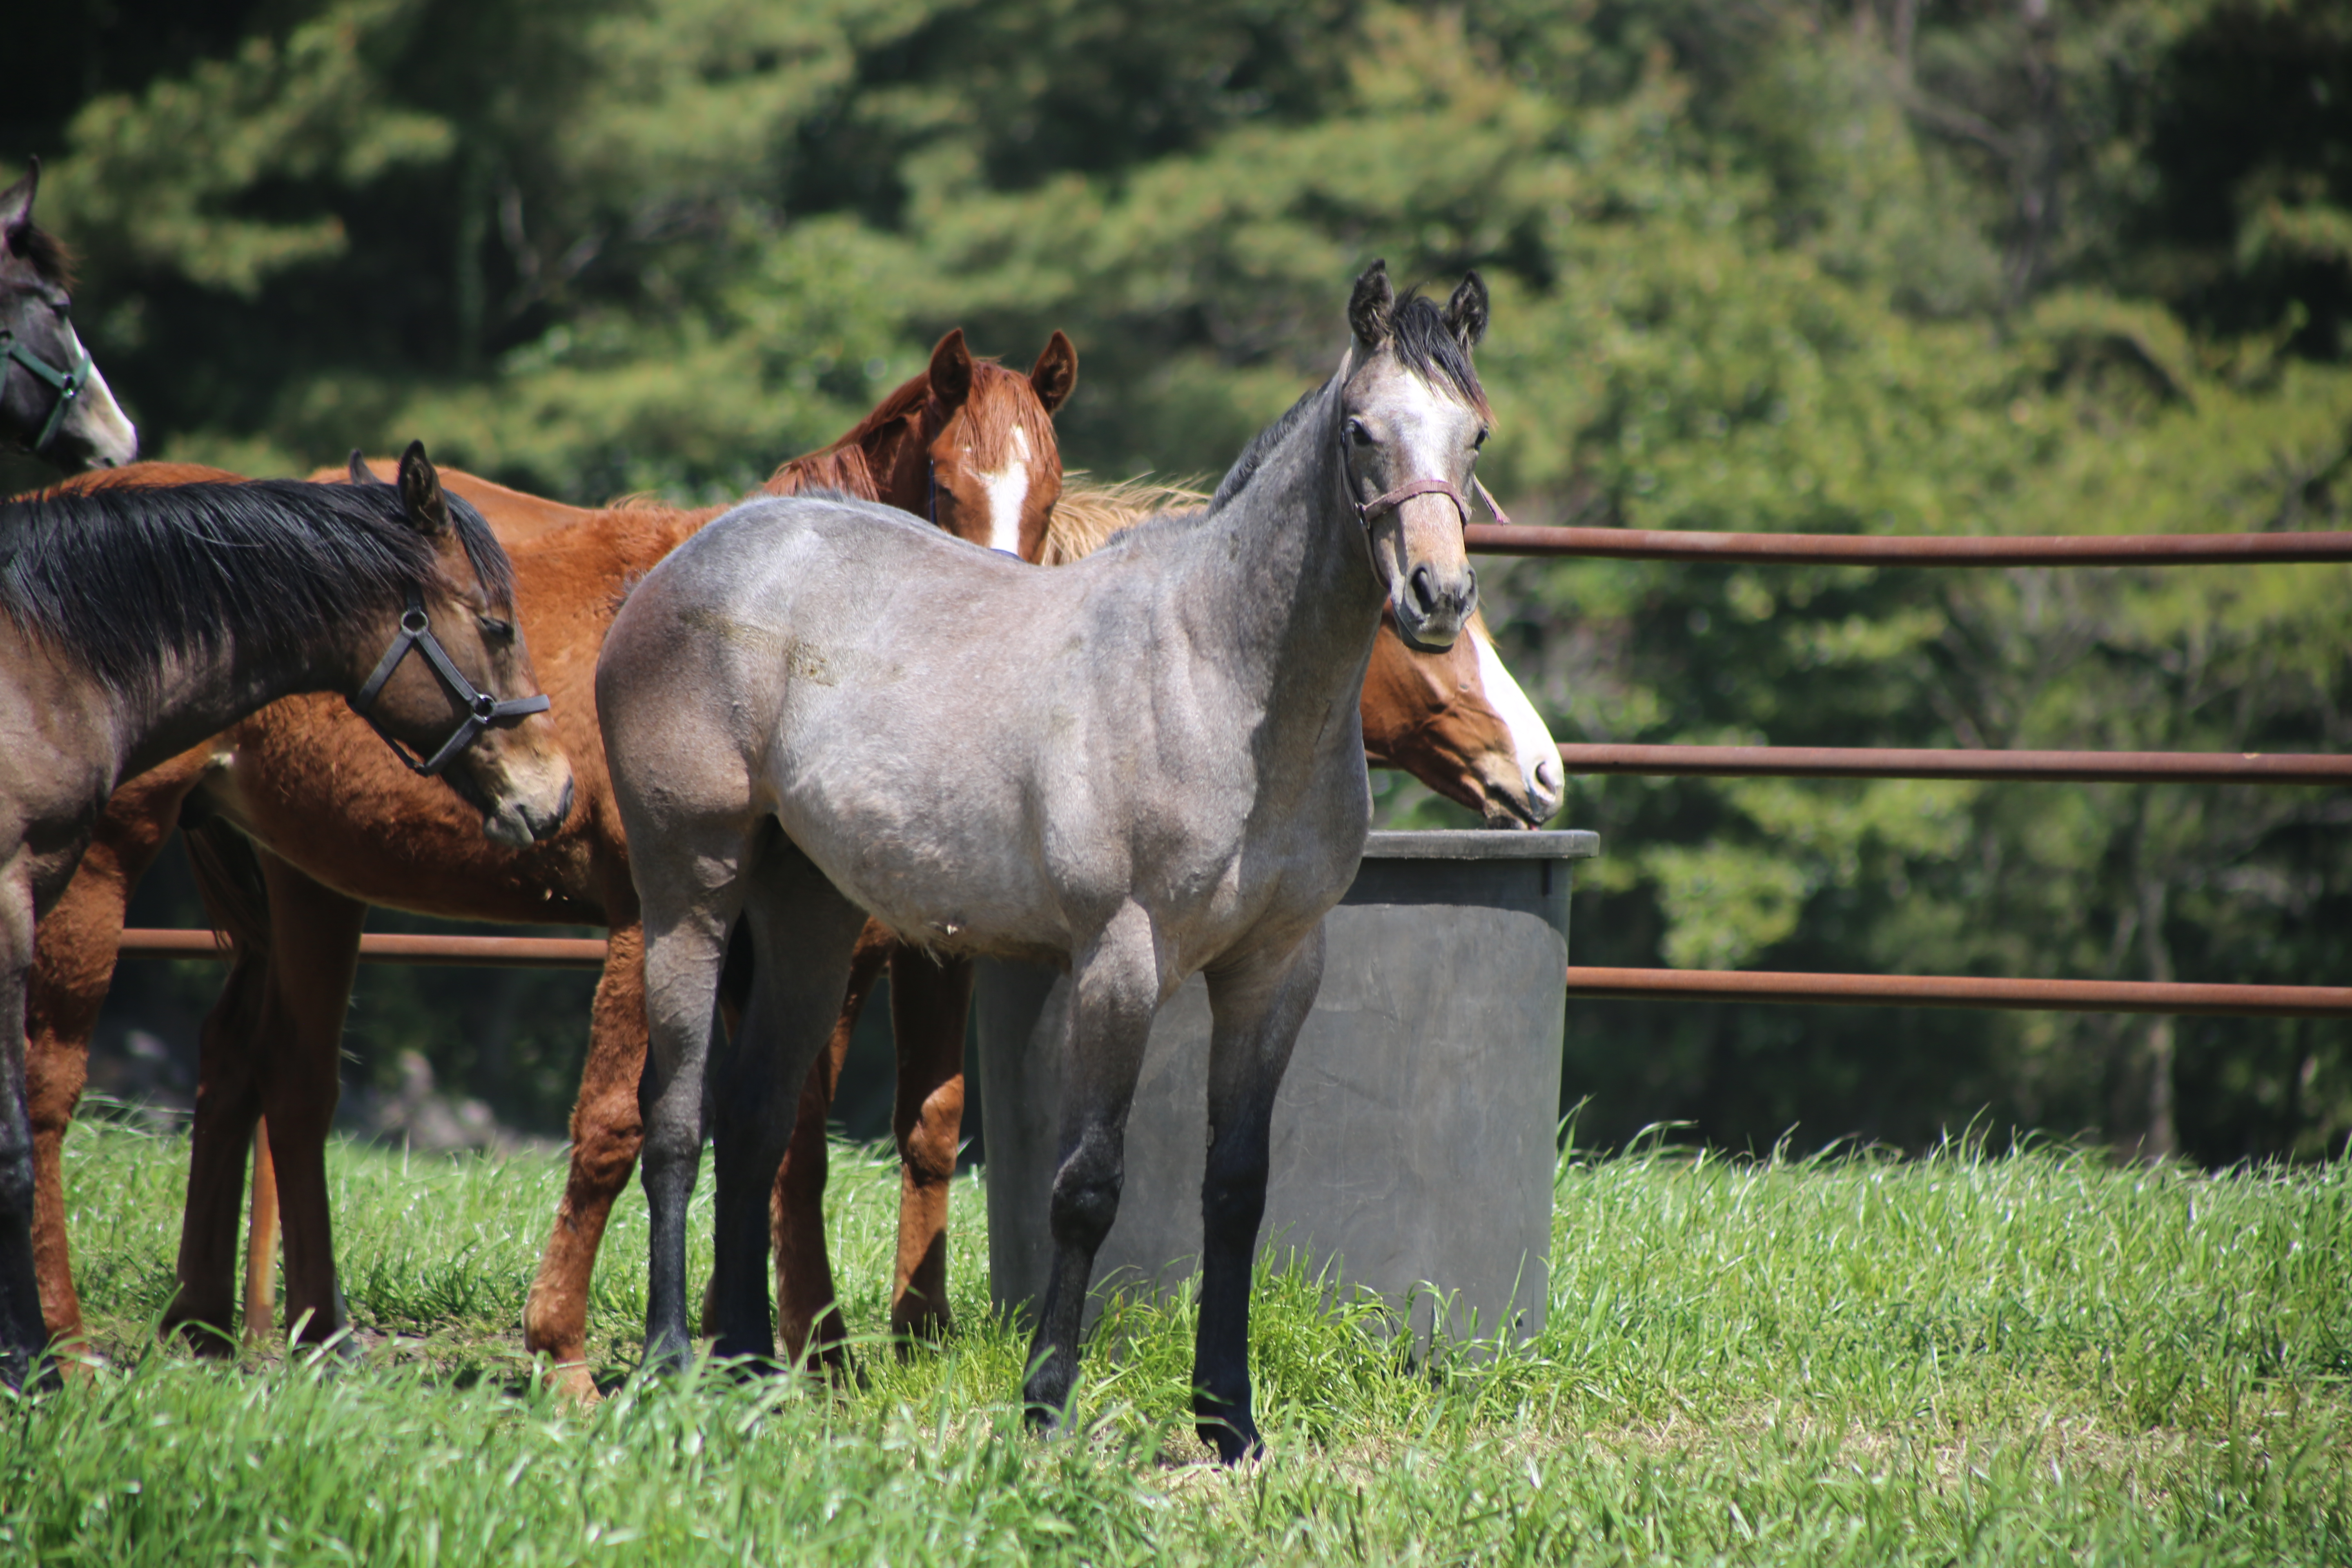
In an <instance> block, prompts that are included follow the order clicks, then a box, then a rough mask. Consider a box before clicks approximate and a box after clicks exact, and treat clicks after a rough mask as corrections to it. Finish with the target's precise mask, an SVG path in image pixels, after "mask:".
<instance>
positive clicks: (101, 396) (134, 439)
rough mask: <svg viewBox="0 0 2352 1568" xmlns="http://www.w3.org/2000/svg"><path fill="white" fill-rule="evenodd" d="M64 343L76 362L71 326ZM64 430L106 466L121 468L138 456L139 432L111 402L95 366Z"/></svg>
mask: <svg viewBox="0 0 2352 1568" xmlns="http://www.w3.org/2000/svg"><path fill="white" fill-rule="evenodd" d="M66 341H67V342H68V345H69V346H68V350H67V353H68V355H69V356H70V358H71V359H72V360H74V361H79V359H80V358H81V357H82V346H81V340H80V338H79V337H77V336H76V335H75V334H74V331H73V329H72V328H71V327H68V328H67V329H66ZM65 427H66V428H67V429H68V430H69V431H71V432H72V433H73V434H74V435H76V436H78V437H80V438H81V439H82V440H84V441H87V442H88V443H89V446H90V447H91V448H92V451H93V454H94V455H95V457H96V458H97V460H98V461H99V462H100V463H102V464H105V465H107V466H109V467H120V466H121V465H122V464H124V463H127V462H129V461H131V458H135V457H137V456H138V455H139V432H138V431H137V430H136V429H134V428H132V427H131V421H130V419H129V418H128V417H127V416H125V415H124V414H123V412H122V409H121V405H119V404H117V403H116V402H115V401H114V394H113V392H112V391H111V390H110V388H109V387H108V386H107V384H106V377H104V376H103V375H100V374H99V372H98V366H97V365H95V364H93V365H91V366H90V367H89V380H88V381H86V382H84V383H82V388H81V395H79V397H77V398H75V399H74V405H73V409H72V411H71V412H70V413H68V415H67V416H66V423H65Z"/></svg>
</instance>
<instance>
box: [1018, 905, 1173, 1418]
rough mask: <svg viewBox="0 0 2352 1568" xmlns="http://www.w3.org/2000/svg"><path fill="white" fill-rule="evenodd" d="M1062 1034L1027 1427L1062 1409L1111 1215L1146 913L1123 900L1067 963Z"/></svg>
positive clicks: (1151, 989) (1134, 1068) (1132, 1068)
mask: <svg viewBox="0 0 2352 1568" xmlns="http://www.w3.org/2000/svg"><path fill="white" fill-rule="evenodd" d="M1070 982H1071V990H1072V997H1071V1005H1070V1022H1069V1034H1068V1036H1067V1037H1066V1039H1065V1040H1064V1042H1063V1046H1062V1050H1063V1058H1062V1085H1063V1088H1062V1124H1061V1163H1060V1164H1059V1166H1058V1167H1057V1168H1056V1169H1055V1173H1054V1193H1053V1197H1052V1199H1051V1200H1050V1205H1051V1206H1050V1209H1049V1211H1048V1213H1049V1218H1050V1220H1051V1223H1052V1229H1053V1237H1054V1263H1053V1268H1052V1270H1051V1272H1050V1273H1048V1274H1047V1276H1046V1279H1045V1310H1044V1311H1043V1313H1042V1314H1041V1315H1040V1316H1039V1318H1038V1321H1037V1332H1036V1335H1035V1337H1034V1339H1033V1340H1032V1341H1031V1342H1030V1346H1029V1376H1028V1380H1027V1381H1026V1382H1025V1383H1024V1384H1023V1385H1022V1390H1021V1395H1022V1400H1023V1403H1024V1404H1025V1405H1027V1406H1028V1415H1029V1420H1030V1423H1031V1424H1032V1425H1033V1426H1048V1427H1050V1426H1054V1425H1055V1424H1057V1423H1058V1422H1059V1421H1060V1420H1061V1419H1062V1417H1063V1415H1064V1413H1065V1411H1066V1409H1067V1408H1068V1405H1069V1400H1070V1390H1071V1388H1072V1387H1073V1386H1074V1385H1075V1384H1076V1381H1077V1374H1078V1325H1079V1323H1080V1321H1081V1320H1082V1317H1083V1314H1084V1311H1085V1308H1086V1299H1087V1283H1088V1281H1089V1280H1091V1279H1092V1278H1093V1276H1094V1267H1095V1254H1096V1252H1097V1251H1098V1250H1100V1248H1101V1247H1102V1241H1103V1237H1106V1236H1108V1235H1109V1234H1110V1227H1111V1223H1112V1222H1113V1221H1114V1220H1116V1219H1118V1196H1119V1188H1120V1185H1121V1184H1122V1183H1123V1182H1124V1181H1125V1179H1126V1174H1127V1113H1128V1110H1129V1107H1130V1106H1131V1105H1132V1104H1133V1103H1134V1100H1135V1080H1136V1077H1137V1075H1138V1074H1139V1073H1140V1072H1141V1071H1142V1068H1143V1045H1144V1041H1145V1039H1146V1038H1147V1037H1149V1036H1150V1032H1151V1015H1152V1013H1153V1012H1154V1011H1155V1010H1156V1009H1157V1008H1158V1007H1159V1005H1160V956H1159V950H1158V944H1157V942H1155V940H1154V938H1153V936H1152V932H1151V917H1150V915H1149V914H1147V913H1146V912H1145V911H1144V910H1143V909H1142V908H1141V906H1139V905H1135V904H1129V905H1128V906H1126V907H1125V908H1123V909H1121V910H1119V911H1118V914H1117V915H1116V916H1114V917H1113V918H1112V920H1111V921H1110V923H1109V924H1108V926H1107V927H1106V928H1105V930H1104V931H1103V934H1102V936H1101V937H1100V938H1099V939H1098V940H1097V942H1095V943H1094V944H1093V946H1092V947H1091V948H1089V949H1088V950H1087V952H1086V953H1085V954H1084V955H1082V957H1081V958H1080V959H1079V961H1078V962H1077V963H1073V964H1072V965H1071V969H1070Z"/></svg>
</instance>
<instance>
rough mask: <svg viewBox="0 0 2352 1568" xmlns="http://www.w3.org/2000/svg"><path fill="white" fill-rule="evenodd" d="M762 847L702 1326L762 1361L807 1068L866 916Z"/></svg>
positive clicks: (716, 1112) (803, 866)
mask: <svg viewBox="0 0 2352 1568" xmlns="http://www.w3.org/2000/svg"><path fill="white" fill-rule="evenodd" d="M762 851H763V852H762V854H761V858H760V861H759V864H758V865H757V867H756V868H753V869H752V870H751V872H750V873H749V874H748V875H746V876H745V877H744V879H743V890H744V897H743V914H744V920H745V924H746V926H747V928H748V929H749V931H750V932H751V941H752V945H753V952H754V959H755V963H754V971H753V975H752V981H751V998H750V1001H749V1003H748V1004H747V1005H746V1006H745V1008H744V1010H743V1019H742V1026H741V1027H740V1029H739V1030H737V1031H736V1034H735V1037H734V1038H733V1039H731V1040H730V1041H729V1042H728V1045H727V1047H726V1048H725V1051H724V1052H723V1054H722V1055H721V1056H720V1058H719V1062H718V1064H717V1068H716V1070H715V1071H714V1072H713V1074H712V1077H711V1080H710V1082H711V1094H710V1106H711V1118H710V1142H711V1154H712V1158H713V1163H714V1164H715V1165H716V1167H717V1169H716V1175H717V1182H718V1191H717V1194H716V1202H715V1205H714V1208H715V1213H714V1216H713V1218H714V1225H713V1231H714V1239H713V1249H714V1253H715V1264H716V1267H715V1268H714V1270H713V1272H712V1276H711V1298H712V1301H713V1304H714V1305H715V1307H716V1308H717V1319H718V1321H717V1322H716V1323H715V1324H711V1323H706V1324H705V1325H704V1328H705V1330H706V1331H710V1330H713V1329H715V1330H716V1332H717V1337H718V1343H717V1345H716V1346H715V1347H714V1349H715V1352H716V1353H717V1354H719V1355H721V1356H742V1355H751V1356H758V1357H761V1358H762V1359H765V1358H767V1357H770V1356H772V1355H773V1354H774V1353H775V1348H776V1340H775V1331H774V1329H773V1327H772V1324H771V1322H770V1321H769V1315H768V1289H767V1274H768V1270H767V1268H766V1264H767V1258H768V1228H769V1205H770V1200H771V1196H772V1193H773V1191H774V1188H775V1184H776V1175H777V1170H778V1167H779V1166H780V1165H781V1164H782V1162H783V1158H784V1150H785V1148H786V1146H787V1145H788V1144H789V1143H790V1142H791V1140H792V1137H793V1114H794V1108H795V1106H796V1104H797V1103H798V1101H799V1100H800V1098H801V1090H802V1089H803V1084H804V1080H805V1079H806V1078H807V1076H808V1070H809V1067H810V1064H811V1063H812V1062H813V1061H814V1058H815V1057H816V1055H817V1053H818V1051H819V1049H820V1048H821V1047H823V1045H824V1041H825V1039H826V1037H827V1036H828V1034H829V1033H830V1032H831V1029H832V1026H833V1025H834V1023H835V1020H836V1019H837V1018H838V1017H839V1016H840V1012H841V1001H842V995H843V993H844V991H845V986H846V984H847V982H848V979H849V972H850V963H851V957H852V954H853V953H854V952H855V950H856V945H857V935H858V932H859V931H861V930H862V929H863V928H864V926H865V924H866V916H865V915H864V913H863V912H862V911H860V910H858V908H857V907H856V905H855V904H852V903H851V902H850V901H849V900H847V899H845V898H843V897H842V896H841V894H840V892H839V891H838V890H836V889H835V888H834V886H833V884H832V883H830V882H828V881H826V880H825V878H824V873H823V872H821V871H819V870H818V869H817V868H816V867H815V865H814V863H813V862H811V861H810V859H809V858H808V857H807V856H805V855H803V853H801V851H800V850H799V848H797V847H795V846H793V844H792V843H790V842H789V841H788V840H786V839H784V838H783V837H782V836H781V835H778V834H773V833H772V834H771V835H770V837H768V840H767V842H766V843H765V844H764V845H763V846H762Z"/></svg>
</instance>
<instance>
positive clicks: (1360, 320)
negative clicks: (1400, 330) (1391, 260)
mask: <svg viewBox="0 0 2352 1568" xmlns="http://www.w3.org/2000/svg"><path fill="white" fill-rule="evenodd" d="M1395 310H1396V286H1395V285H1394V284H1392V283H1391V282H1390V281H1389V264H1388V263H1387V262H1386V261H1375V262H1373V263H1372V264H1371V265H1370V267H1367V268H1364V275H1363V276H1362V277H1360V278H1359V279H1356V291H1355V293H1353V294H1352V295H1350V296H1349V299H1348V325H1349V328H1350V329H1352V330H1353V331H1354V332H1355V334H1356V342H1357V344H1358V346H1359V347H1360V348H1361V349H1362V350H1363V351H1364V353H1367V354H1372V353H1379V352H1380V348H1381V344H1382V343H1385V342H1388V341H1389V332H1390V320H1389V318H1390V317H1391V315H1392V314H1393V313H1394V312H1395Z"/></svg>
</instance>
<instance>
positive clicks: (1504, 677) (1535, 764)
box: [1470, 621, 1565, 821]
mask: <svg viewBox="0 0 2352 1568" xmlns="http://www.w3.org/2000/svg"><path fill="white" fill-rule="evenodd" d="M1470 641H1471V645H1472V646H1473V647H1475V648H1476V649H1477V650H1478V684H1479V686H1480V688H1481V689H1484V691H1485V692H1486V705H1487V706H1488V707H1489V708H1492V709H1493V710H1495V711H1496V713H1498V714H1500V715H1501V716H1502V720H1503V723H1504V725H1505V726H1506V727H1507V728H1508V729H1509V731H1511V747H1512V750H1513V752H1514V753H1515V756H1516V760H1517V763H1518V764H1519V782H1520V784H1523V785H1524V786H1525V787H1526V789H1527V792H1528V804H1530V805H1533V806H1534V807H1535V810H1536V816H1537V819H1538V821H1540V820H1542V819H1543V818H1545V817H1549V816H1551V814H1552V813H1553V812H1555V811H1558V810H1559V802H1560V796H1561V795H1563V794H1564V793H1565V791H1564V788H1563V785H1564V783H1565V781H1564V778H1563V776H1562V773H1561V770H1560V765H1559V746H1557V745H1556V744H1554V743H1553V742H1552V738H1551V731H1549V730H1547V729H1546V728H1544V721H1543V720H1542V719H1540V718H1538V716H1537V714H1536V705H1535V704H1534V703H1532V702H1530V701H1528V694H1527V692H1526V691H1524V690H1522V689H1520V687H1519V683H1518V682H1517V680H1515V679H1512V678H1511V672H1510V670H1508V669H1507V668H1505V667H1504V664H1503V657H1502V655H1500V654H1498V653H1496V651H1495V639H1494V638H1493V637H1489V636H1487V635H1486V623H1485V622H1484V621H1474V622H1472V623H1471V626H1470Z"/></svg>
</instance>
